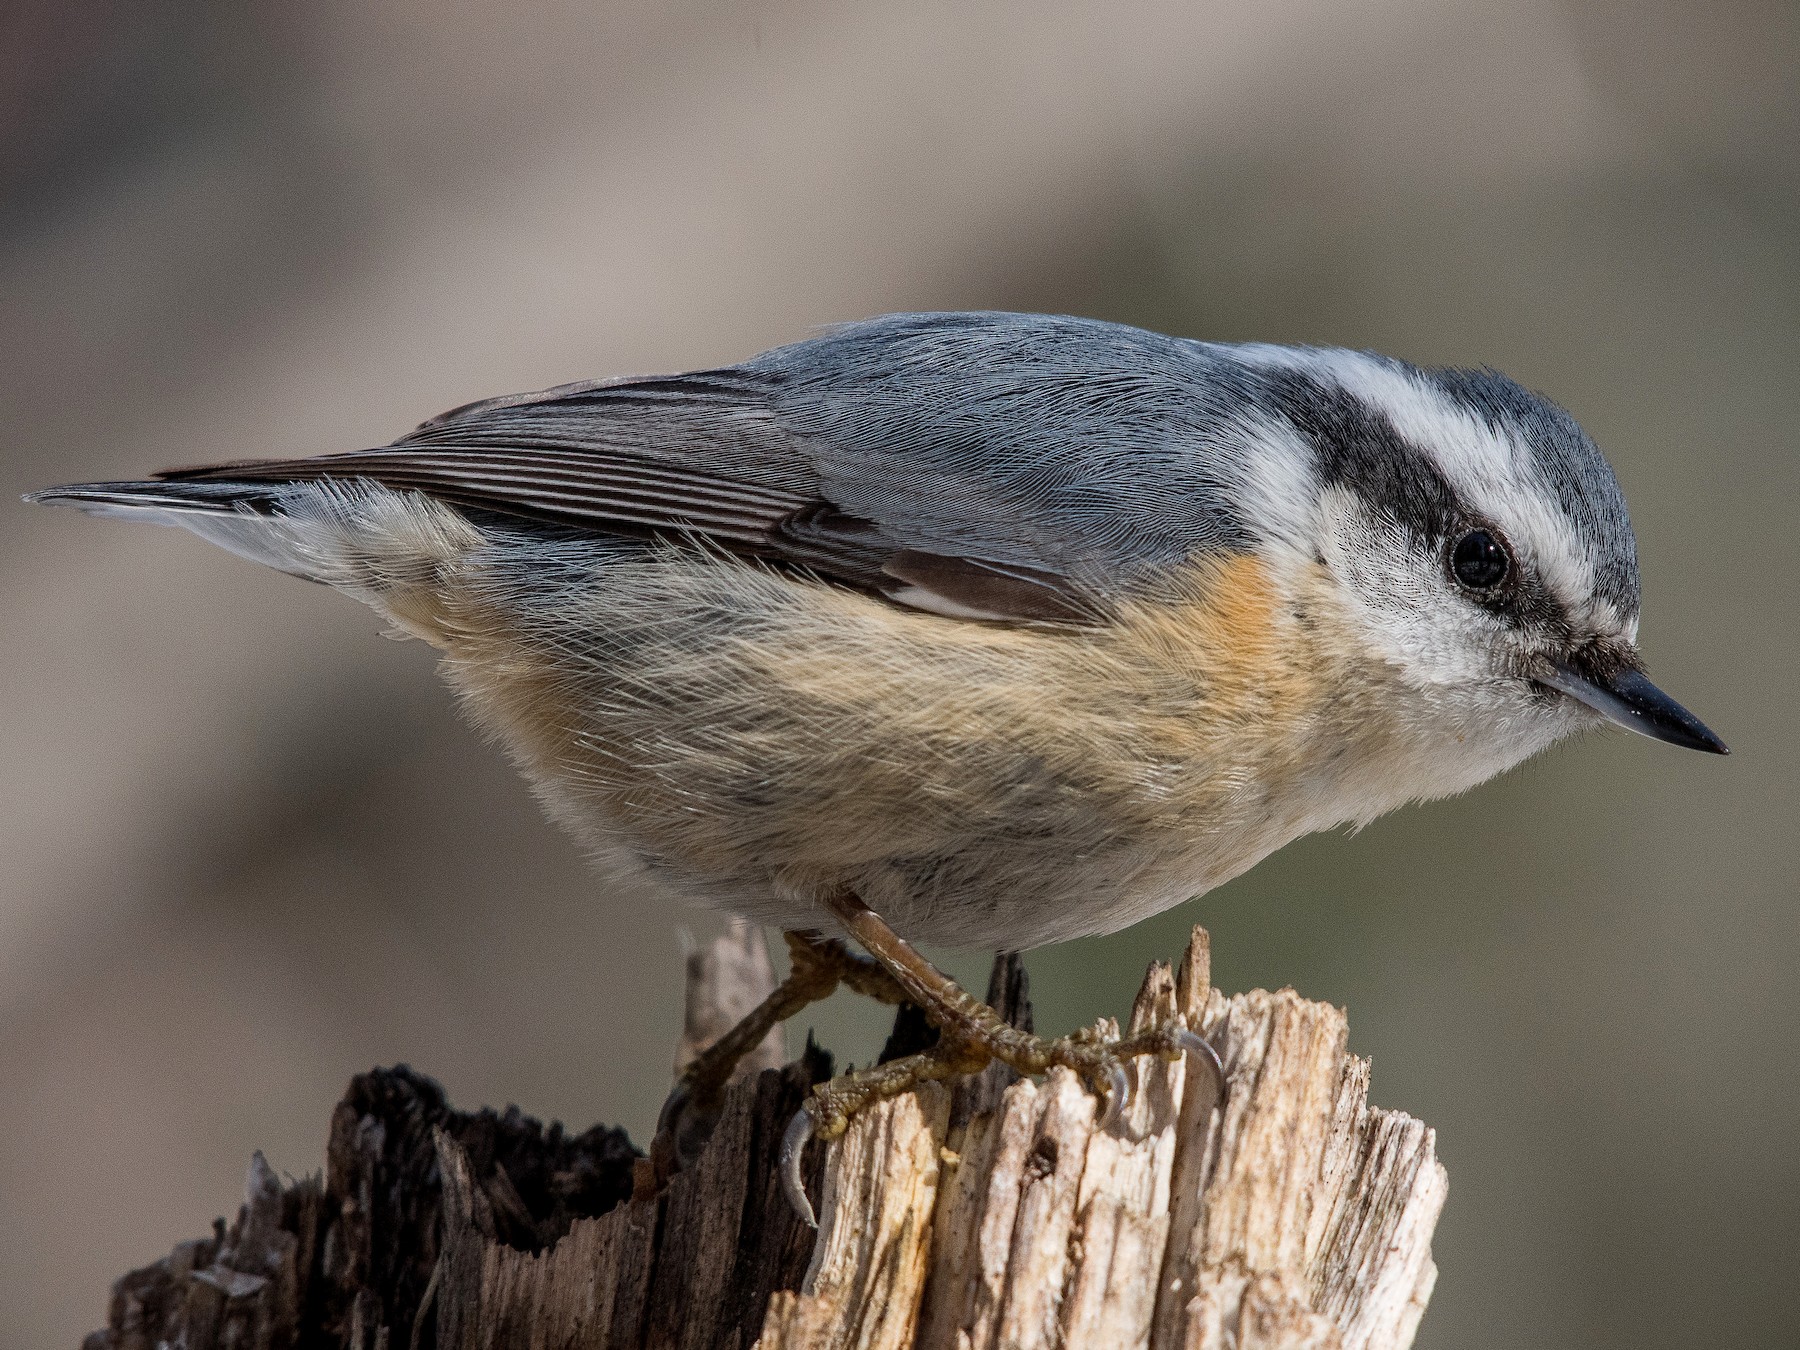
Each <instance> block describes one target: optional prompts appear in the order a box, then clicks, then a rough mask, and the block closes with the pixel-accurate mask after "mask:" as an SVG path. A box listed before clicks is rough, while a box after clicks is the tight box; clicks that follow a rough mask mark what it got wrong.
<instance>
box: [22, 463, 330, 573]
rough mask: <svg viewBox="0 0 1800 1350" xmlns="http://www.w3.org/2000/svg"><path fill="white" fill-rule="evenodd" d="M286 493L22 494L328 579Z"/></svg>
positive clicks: (169, 487) (218, 485)
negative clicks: (175, 532)
mask: <svg viewBox="0 0 1800 1350" xmlns="http://www.w3.org/2000/svg"><path fill="white" fill-rule="evenodd" d="M293 495H294V494H293V492H292V491H291V490H288V491H284V490H283V485H280V484H274V483H231V482H202V483H180V482H174V483H169V482H125V483H71V484H68V485H67V486H64V487H53V488H45V489H44V490H43V491H41V492H32V493H27V494H26V497H25V500H26V501H28V502H44V503H46V504H49V505H56V506H73V507H75V508H76V509H77V510H80V511H84V512H86V513H87V514H88V515H90V516H110V517H116V518H118V519H120V520H137V521H143V522H145V523H147V524H151V525H179V526H181V527H182V528H183V529H187V530H191V531H193V532H194V533H195V534H197V535H199V536H200V537H201V538H202V539H206V540H210V541H211V542H212V543H215V544H217V545H218V546H219V547H220V548H223V549H226V550H228V551H230V552H232V553H235V554H237V555H238V556H239V557H240V558H248V559H250V561H252V562H259V563H262V564H264V565H265V566H268V567H274V568H277V569H279V570H280V571H283V572H287V573H290V574H292V575H294V576H298V577H305V578H306V579H307V580H309V581H331V580H333V578H331V577H330V576H326V575H322V574H321V571H322V569H321V566H320V564H321V561H322V560H321V559H320V558H319V557H318V556H316V550H315V549H313V548H310V547H308V546H307V544H306V542H305V540H304V538H303V535H304V532H303V531H297V530H296V529H295V528H294V524H295V522H294V518H293V513H292V512H291V511H290V510H288V509H284V507H288V506H291V505H293V503H292V502H291V501H290V502H284V500H283V499H284V497H289V498H291V497H292V496H293Z"/></svg>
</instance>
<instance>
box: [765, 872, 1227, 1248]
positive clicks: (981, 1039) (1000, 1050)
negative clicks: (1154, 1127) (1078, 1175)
mask: <svg viewBox="0 0 1800 1350" xmlns="http://www.w3.org/2000/svg"><path fill="white" fill-rule="evenodd" d="M825 904H826V907H827V908H829V909H830V910H831V912H832V914H833V915H835V916H836V917H837V919H838V921H839V922H840V923H842V924H843V925H844V928H845V929H846V930H847V931H848V932H849V933H850V935H851V936H852V937H854V938H855V939H856V940H857V941H858V942H859V943H861V944H862V945H863V947H864V948H865V949H866V950H867V951H868V952H869V953H870V955H872V956H873V957H874V958H875V959H876V960H877V961H879V962H880V963H881V965H882V966H883V967H884V968H885V969H886V970H887V972H888V974H890V975H891V976H892V977H893V981H894V984H895V985H896V986H898V988H899V990H900V992H901V993H902V994H903V995H904V997H905V999H906V1001H907V1002H910V1003H913V1004H916V1005H917V1006H918V1007H920V1008H922V1009H924V1011H925V1015H926V1017H927V1018H929V1019H930V1020H931V1022H932V1023H933V1024H934V1025H935V1026H936V1027H937V1028H938V1030H939V1032H940V1033H941V1034H942V1039H941V1040H940V1041H939V1043H938V1044H937V1045H936V1046H935V1047H934V1048H932V1049H930V1050H927V1051H925V1052H924V1053H923V1054H918V1055H909V1056H907V1057H906V1058H904V1059H897V1060H894V1061H892V1062H891V1063H888V1064H881V1065H877V1066H876V1067H874V1068H872V1069H866V1070H864V1071H863V1072H861V1073H853V1074H847V1075H845V1076H844V1077H841V1078H834V1079H833V1080H832V1081H831V1082H829V1083H821V1084H819V1086H817V1087H815V1088H814V1089H813V1092H812V1097H811V1099H810V1100H809V1101H808V1102H807V1104H806V1105H805V1106H804V1107H802V1108H801V1109H800V1111H799V1113H798V1114H796V1115H795V1117H794V1119H793V1121H792V1122H791V1123H790V1124H789V1125H788V1128H787V1133H786V1134H785V1135H784V1136H783V1137H782V1141H781V1173H782V1184H783V1187H784V1189H785V1190H786V1191H787V1196H788V1199H789V1200H790V1201H791V1202H792V1203H793V1206H794V1209H795V1210H796V1211H797V1212H798V1213H799V1215H800V1217H801V1218H803V1219H805V1220H806V1221H807V1222H808V1223H809V1224H811V1223H815V1220H814V1217H813V1210H812V1204H811V1202H810V1201H808V1200H807V1198H806V1188H805V1186H804V1184H803V1182H802V1179H801V1173H800V1158H801V1152H802V1150H803V1149H804V1148H805V1147H806V1141H807V1140H808V1139H810V1138H812V1137H813V1136H814V1135H817V1136H818V1137H819V1138H821V1139H826V1140H830V1139H836V1138H837V1137H838V1136H839V1135H841V1134H843V1132H844V1130H845V1129H846V1128H847V1127H848V1125H849V1123H850V1117H851V1116H853V1115H855V1114H856V1113H857V1112H858V1111H861V1110H862V1109H863V1108H865V1107H867V1106H869V1105H871V1104H873V1103H874V1102H878V1101H883V1100H886V1099H887V1098H889V1097H897V1096H899V1095H900V1094H901V1093H904V1092H908V1091H911V1089H912V1088H913V1087H915V1086H916V1085H917V1084H919V1083H921V1082H925V1081H928V1080H933V1079H943V1078H959V1077H962V1076H964V1075H966V1074H971V1073H976V1072H979V1071H980V1070H981V1069H982V1068H984V1067H985V1066H986V1065H987V1064H988V1063H989V1062H990V1061H992V1060H999V1061H1000V1062H1001V1063H1003V1064H1006V1065H1009V1066H1010V1067H1011V1068H1013V1069H1014V1070H1016V1071H1017V1072H1019V1073H1022V1074H1040V1073H1044V1072H1045V1071H1047V1070H1048V1069H1050V1068H1051V1067H1053V1066H1055V1065H1058V1064H1060V1065H1063V1066H1065V1067H1067V1068H1069V1069H1072V1070H1074V1071H1075V1072H1076V1073H1077V1074H1079V1075H1080V1076H1081V1078H1082V1080H1083V1081H1084V1082H1086V1083H1087V1085H1088V1086H1089V1088H1090V1089H1092V1091H1093V1092H1094V1094H1095V1095H1096V1096H1099V1097H1102V1098H1103V1099H1104V1100H1105V1102H1106V1110H1105V1112H1104V1114H1103V1116H1102V1120H1101V1125H1102V1128H1104V1127H1105V1126H1106V1125H1107V1124H1110V1123H1111V1121H1112V1120H1113V1118H1114V1117H1115V1116H1117V1115H1118V1114H1119V1112H1120V1111H1122V1110H1123V1109H1124V1106H1125V1102H1126V1099H1127V1097H1128V1096H1129V1094H1130V1080H1129V1079H1128V1078H1127V1077H1126V1075H1125V1068H1124V1061H1125V1060H1128V1059H1131V1058H1133V1057H1135V1056H1137V1055H1157V1056H1159V1057H1161V1058H1163V1059H1168V1060H1176V1059H1180V1058H1181V1057H1182V1055H1184V1054H1187V1053H1190V1052H1191V1053H1193V1054H1195V1055H1197V1056H1198V1057H1199V1058H1200V1060H1201V1062H1202V1063H1204V1064H1205V1065H1206V1068H1207V1071H1208V1073H1209V1074H1210V1075H1211V1078H1212V1086H1213V1091H1214V1093H1215V1094H1217V1093H1218V1092H1221V1091H1223V1089H1224V1084H1225V1075H1224V1072H1223V1070H1222V1069H1221V1067H1220V1065H1219V1057H1218V1055H1217V1053H1216V1052H1215V1051H1214V1050H1213V1048H1212V1046H1210V1045H1208V1044H1207V1043H1206V1041H1205V1040H1204V1039H1203V1038H1202V1037H1201V1036H1199V1035H1198V1034H1197V1033H1195V1032H1192V1031H1189V1030H1187V1028H1185V1027H1181V1026H1175V1025H1172V1024H1170V1025H1164V1026H1158V1027H1152V1028H1150V1029H1149V1030H1148V1031H1145V1032H1142V1033H1140V1034H1139V1035H1136V1036H1130V1037H1125V1038H1122V1039H1120V1040H1116V1041H1104V1040H1102V1039H1100V1038H1099V1037H1098V1036H1097V1035H1095V1034H1094V1033H1093V1032H1092V1031H1091V1030H1083V1031H1078V1032H1076V1033H1075V1034H1074V1035H1072V1036H1065V1037H1062V1038H1061V1039H1059V1040H1054V1041H1046V1040H1043V1039H1042V1038H1040V1037H1037V1036H1034V1035H1032V1034H1031V1033H1030V1032H1025V1031H1020V1030H1019V1029H1018V1028H1017V1027H1014V1026H1011V1025H1009V1024H1008V1023H1007V1022H1006V1021H1004V1020H1003V1019H1002V1018H1001V1017H1000V1015H999V1014H998V1013H996V1012H995V1011H994V1010H993V1009H992V1008H990V1007H988V1006H987V1004H985V1003H983V1002H981V1001H980V1000H979V999H977V998H975V997H974V996H973V995H972V994H970V993H969V992H968V991H967V990H965V989H964V988H962V986H961V985H959V984H957V983H956V982H955V981H954V980H952V979H951V978H950V977H949V976H947V975H945V974H944V973H943V972H942V971H940V970H938V969H937V968H936V967H935V966H933V965H932V964H931V963H930V962H929V961H927V960H926V959H925V958H924V957H922V956H920V955H919V953H918V952H916V951H915V950H913V947H912V944H911V943H909V942H907V940H906V939H905V938H903V937H901V936H900V935H899V934H898V933H896V932H895V931H894V930H893V929H892V928H890V927H888V925H887V924H886V923H885V922H884V921H883V920H882V918H881V916H880V915H878V914H876V913H875V912H874V911H873V910H871V909H870V908H869V907H868V906H867V905H865V904H863V903H862V901H861V900H859V899H857V898H856V896H854V895H852V894H850V893H848V892H843V891H840V892H837V893H834V894H832V895H828V896H827V897H825ZM752 1043H754V1042H752Z"/></svg>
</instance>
